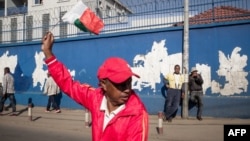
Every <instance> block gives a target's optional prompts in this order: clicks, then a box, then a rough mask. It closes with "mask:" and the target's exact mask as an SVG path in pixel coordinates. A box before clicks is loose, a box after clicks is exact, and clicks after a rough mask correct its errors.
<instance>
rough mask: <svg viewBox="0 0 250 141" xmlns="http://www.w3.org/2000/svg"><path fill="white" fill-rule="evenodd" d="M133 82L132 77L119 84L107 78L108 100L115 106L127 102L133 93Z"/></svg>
mask: <svg viewBox="0 0 250 141" xmlns="http://www.w3.org/2000/svg"><path fill="white" fill-rule="evenodd" d="M131 82H132V78H131V77H130V78H129V79H127V80H126V81H124V82H122V83H119V84H117V83H114V82H112V81H110V80H108V79H106V80H105V84H104V85H105V86H104V87H105V89H104V90H105V91H106V97H107V100H108V101H110V102H111V103H112V104H113V105H114V106H120V105H122V104H124V103H126V102H127V100H128V98H129V96H130V95H131V89H132V86H131Z"/></svg>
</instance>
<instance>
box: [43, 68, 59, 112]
mask: <svg viewBox="0 0 250 141" xmlns="http://www.w3.org/2000/svg"><path fill="white" fill-rule="evenodd" d="M47 77H48V78H47V80H46V82H45V85H44V90H43V93H44V94H47V96H48V102H47V106H46V110H45V112H50V111H51V110H50V108H51V107H52V108H53V109H55V112H56V113H60V112H61V110H60V108H59V106H58V103H57V100H56V96H57V95H58V94H59V93H60V88H59V87H58V85H57V84H56V82H55V81H54V79H53V78H52V77H51V76H50V74H49V73H47Z"/></svg>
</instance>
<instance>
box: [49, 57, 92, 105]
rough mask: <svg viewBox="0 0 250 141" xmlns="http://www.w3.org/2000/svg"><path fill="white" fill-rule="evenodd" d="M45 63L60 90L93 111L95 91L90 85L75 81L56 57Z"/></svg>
mask: <svg viewBox="0 0 250 141" xmlns="http://www.w3.org/2000/svg"><path fill="white" fill-rule="evenodd" d="M45 63H46V64H47V65H48V71H49V73H50V74H51V76H52V77H53V79H54V80H55V82H56V83H57V85H58V86H59V87H60V89H61V90H62V91H63V92H64V93H65V94H67V95H68V96H69V97H71V98H72V99H73V100H75V101H76V102H77V103H79V104H81V105H83V106H84V107H85V108H87V109H91V104H92V103H93V100H94V95H95V92H96V91H95V89H94V88H92V87H91V86H90V85H88V84H80V82H78V81H74V80H73V79H72V76H71V75H70V73H69V71H68V69H67V68H66V67H65V66H64V65H63V64H62V63H61V62H59V61H58V60H57V59H56V57H54V56H53V57H51V58H49V59H47V60H45Z"/></svg>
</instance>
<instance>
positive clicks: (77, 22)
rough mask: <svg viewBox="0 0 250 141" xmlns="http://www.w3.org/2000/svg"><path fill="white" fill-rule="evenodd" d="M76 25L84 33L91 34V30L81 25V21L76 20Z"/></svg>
mask: <svg viewBox="0 0 250 141" xmlns="http://www.w3.org/2000/svg"><path fill="white" fill-rule="evenodd" d="M74 25H75V26H76V27H78V28H79V29H80V30H82V31H85V32H89V30H88V29H87V28H86V27H85V26H84V25H83V24H82V23H81V21H80V20H79V19H76V20H75V22H74Z"/></svg>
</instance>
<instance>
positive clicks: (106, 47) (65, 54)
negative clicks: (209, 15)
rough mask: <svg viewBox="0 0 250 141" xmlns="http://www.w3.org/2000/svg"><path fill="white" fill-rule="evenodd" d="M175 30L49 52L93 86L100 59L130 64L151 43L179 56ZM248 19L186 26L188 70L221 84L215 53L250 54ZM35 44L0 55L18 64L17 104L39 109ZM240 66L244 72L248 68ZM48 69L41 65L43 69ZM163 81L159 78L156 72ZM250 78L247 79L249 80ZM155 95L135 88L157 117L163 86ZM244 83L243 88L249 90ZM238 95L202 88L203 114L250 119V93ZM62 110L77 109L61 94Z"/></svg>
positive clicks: (87, 40) (63, 44)
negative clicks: (207, 73)
mask: <svg viewBox="0 0 250 141" xmlns="http://www.w3.org/2000/svg"><path fill="white" fill-rule="evenodd" d="M182 31H183V30H182V28H180V27H171V28H163V29H155V30H144V31H137V32H126V33H119V34H109V35H99V36H91V37H79V38H74V39H64V40H59V39H58V40H56V42H55V44H54V48H53V50H54V53H55V54H56V56H57V58H58V59H59V60H60V61H62V62H64V64H65V65H66V66H67V67H68V68H69V69H70V70H75V72H76V73H75V76H74V79H75V80H78V81H80V82H87V83H89V84H91V85H92V86H94V87H97V78H96V72H97V69H98V67H99V66H100V65H101V63H102V62H103V60H105V59H106V58H107V57H110V56H120V57H122V58H125V59H126V60H127V61H128V62H129V64H130V65H131V66H132V65H133V59H134V57H135V56H136V55H138V54H144V55H146V54H149V53H151V52H152V50H151V49H152V45H153V43H154V42H160V41H162V40H166V42H165V46H166V48H167V53H168V55H171V54H178V53H182V51H183V42H182V40H183V33H182ZM249 31H250V21H245V22H241V23H227V24H225V23H224V24H212V25H206V26H204V25H203V26H194V27H191V28H190V37H189V39H190V40H189V47H190V50H189V55H190V58H189V66H190V68H191V67H192V66H195V65H196V64H197V63H198V64H207V65H208V66H210V67H211V80H215V81H217V82H218V83H220V84H223V83H226V82H227V80H225V78H223V77H221V76H218V73H217V70H218V69H219V66H220V64H219V61H218V51H222V52H223V53H224V54H225V55H226V56H228V55H229V56H230V55H231V53H232V50H233V49H234V48H235V47H236V46H239V47H240V48H241V51H240V54H241V55H246V56H249V55H250V49H249V48H250V36H249ZM40 46H41V44H40V42H36V43H27V44H21V43H20V44H12V45H0V57H1V56H2V55H3V54H4V53H6V51H9V54H8V56H12V55H13V56H15V55H17V60H18V62H17V66H16V68H15V71H14V76H15V81H16V82H15V87H16V97H17V103H18V104H22V105H26V104H27V103H28V99H29V98H31V99H32V101H33V103H34V104H35V106H36V105H37V106H44V107H45V105H46V102H47V97H46V96H44V95H43V94H42V91H41V89H40V86H41V85H42V84H39V83H38V85H37V86H34V85H33V82H34V79H33V76H32V74H33V72H34V69H35V68H36V67H37V66H36V62H35V59H34V56H35V54H37V53H40V52H41V49H40ZM155 63H158V62H155ZM248 64H249V61H248V60H247V65H246V67H244V71H245V72H247V73H249V72H250V71H249V70H250V66H249V65H248ZM46 69H47V67H46V65H45V64H44V65H43V70H46ZM161 77H163V74H161ZM249 78H250V76H249V75H247V76H246V79H247V80H248V81H249V80H250V79H249ZM155 85H156V88H155V89H156V91H153V90H152V88H150V87H143V89H142V90H136V92H137V93H138V94H139V96H140V97H141V98H142V100H143V101H144V103H145V105H146V107H147V109H148V111H149V113H150V114H157V113H158V111H162V110H163V106H164V98H163V97H162V93H161V86H162V82H157V83H156V84H155ZM249 88H250V87H249V85H247V90H248V91H249ZM248 91H243V92H241V93H239V94H233V95H230V96H224V95H221V94H220V93H212V90H211V87H209V88H208V89H207V90H206V94H205V96H204V103H205V106H204V116H213V117H239V118H250V111H249V110H248V109H247V108H248V107H250V93H249V92H248ZM61 107H65V108H77V109H78V108H82V107H81V106H79V105H78V104H76V103H75V102H74V101H72V100H70V98H68V97H67V96H66V95H64V94H62V95H61ZM195 112H196V109H195V108H194V109H192V110H190V113H189V115H190V116H195Z"/></svg>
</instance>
